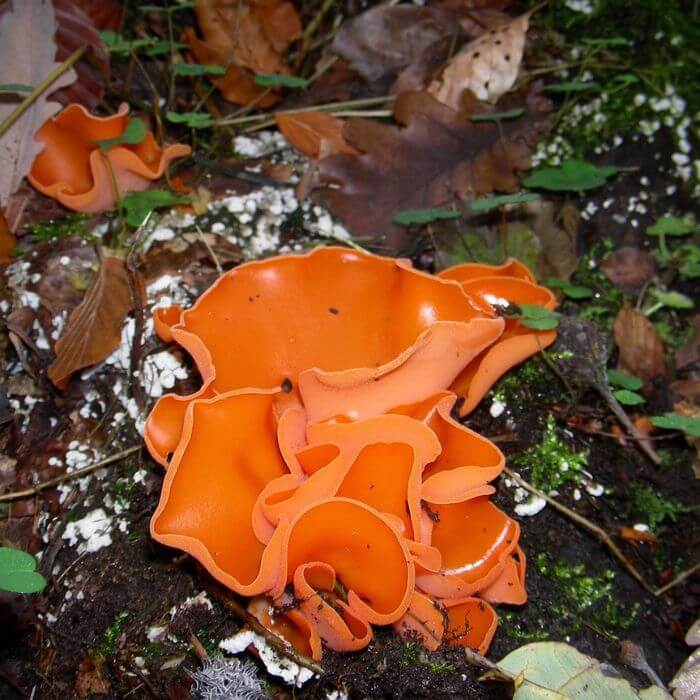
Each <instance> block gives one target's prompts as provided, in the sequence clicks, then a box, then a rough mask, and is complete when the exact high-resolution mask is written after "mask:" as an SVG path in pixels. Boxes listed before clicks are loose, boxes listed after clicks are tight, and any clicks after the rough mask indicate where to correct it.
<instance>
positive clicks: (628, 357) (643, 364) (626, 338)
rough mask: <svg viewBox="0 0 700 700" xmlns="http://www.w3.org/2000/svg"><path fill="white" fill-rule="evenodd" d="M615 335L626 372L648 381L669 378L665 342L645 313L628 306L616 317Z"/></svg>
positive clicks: (621, 361)
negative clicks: (656, 378) (660, 377)
mask: <svg viewBox="0 0 700 700" xmlns="http://www.w3.org/2000/svg"><path fill="white" fill-rule="evenodd" d="M613 332H614V334H615V343H616V344H617V347H618V349H619V351H620V364H621V366H622V368H623V369H625V370H626V371H628V372H629V373H630V374H634V375H635V376H637V377H639V378H640V379H643V380H644V381H645V382H648V381H651V380H652V379H654V378H655V377H659V376H662V377H667V376H668V369H667V367H666V353H665V351H664V344H663V341H662V340H661V338H660V337H659V334H658V333H657V332H656V329H655V328H654V325H653V324H652V322H651V321H650V320H649V319H648V318H647V317H646V316H645V315H644V314H643V313H641V312H639V311H637V310H636V309H633V308H632V307H631V306H630V305H629V304H625V306H624V307H623V308H622V309H620V312H619V313H618V314H617V318H616V319H615V323H614V325H613Z"/></svg>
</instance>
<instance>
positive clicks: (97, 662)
mask: <svg viewBox="0 0 700 700" xmlns="http://www.w3.org/2000/svg"><path fill="white" fill-rule="evenodd" d="M104 665H105V662H104V659H103V658H102V657H100V656H99V655H97V654H89V653H88V652H86V651H84V652H83V653H82V656H81V659H80V662H79V663H78V669H77V673H76V674H75V694H76V695H77V696H78V697H79V698H87V697H89V696H90V695H106V694H107V693H109V690H110V685H109V680H108V678H107V676H106V674H105V668H104Z"/></svg>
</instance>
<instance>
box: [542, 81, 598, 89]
mask: <svg viewBox="0 0 700 700" xmlns="http://www.w3.org/2000/svg"><path fill="white" fill-rule="evenodd" d="M599 88H600V85H598V83H594V82H583V81H581V80H572V81H570V82H565V83H552V84H551V85H545V87H544V91H545V92H586V91H587V90H598V89H599Z"/></svg>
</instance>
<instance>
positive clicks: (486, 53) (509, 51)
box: [428, 12, 532, 110]
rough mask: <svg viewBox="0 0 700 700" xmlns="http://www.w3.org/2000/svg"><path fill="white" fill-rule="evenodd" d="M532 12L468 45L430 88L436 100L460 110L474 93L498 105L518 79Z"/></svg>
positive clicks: (490, 31)
mask: <svg viewBox="0 0 700 700" xmlns="http://www.w3.org/2000/svg"><path fill="white" fill-rule="evenodd" d="M531 14H532V13H531V12H527V13H525V14H524V15H521V16H520V17H516V18H515V19H514V20H512V21H511V22H509V23H508V24H504V25H502V26H501V27H499V28H498V29H490V30H489V31H488V32H486V33H485V34H483V35H482V36H480V37H478V38H476V39H474V41H472V42H470V43H469V44H467V45H466V46H465V47H464V48H463V49H462V50H461V51H460V52H459V53H458V54H457V55H456V56H455V57H454V58H453V59H452V60H451V61H450V63H449V64H448V65H447V67H446V68H445V70H444V71H443V73H442V76H441V77H440V78H439V79H438V80H435V81H433V83H431V85H430V87H429V88H428V92H430V93H431V94H432V95H433V96H434V97H435V98H436V99H437V100H439V101H440V102H442V103H444V104H446V105H448V106H449V107H452V109H456V110H459V109H460V107H461V105H462V94H463V93H464V91H465V90H469V91H471V92H472V93H473V94H474V95H476V97H477V98H478V99H480V100H486V101H488V102H496V100H498V98H499V97H501V96H502V95H503V94H505V93H506V92H508V90H510V89H511V88H512V87H513V85H514V83H515V79H516V78H517V76H518V70H519V68H520V62H521V61H522V58H523V49H524V48H525V35H526V33H527V28H528V25H529V22H530V15H531Z"/></svg>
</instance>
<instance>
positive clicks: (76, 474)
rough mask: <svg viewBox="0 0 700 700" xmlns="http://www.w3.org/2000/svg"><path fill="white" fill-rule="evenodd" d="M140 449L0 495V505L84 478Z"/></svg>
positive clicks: (134, 448)
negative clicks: (21, 489)
mask: <svg viewBox="0 0 700 700" xmlns="http://www.w3.org/2000/svg"><path fill="white" fill-rule="evenodd" d="M140 449H141V445H134V446H133V447H127V448H126V449H125V450H122V451H121V452H117V453H116V454H113V455H110V456H109V457H105V458H104V459H101V460H100V461H99V462H95V463H94V464H89V465H88V466H87V467H81V468H80V469H76V470H75V471H73V472H70V473H66V474H61V475H60V476H54V477H53V478H52V479H47V480H46V481H42V482H40V483H38V484H35V485H34V486H31V487H30V488H28V489H24V490H23V491H12V492H11V493H4V494H1V495H0V503H2V502H3V501H16V500H17V499H18V498H28V497H29V496H35V495H36V494H38V493H40V492H41V491H45V490H46V489H49V488H51V487H52V486H56V485H58V484H62V483H63V482H64V481H72V480H73V479H78V478H80V477H81V476H85V474H90V473H91V472H94V471H96V470H97V469H101V468H102V467H106V466H107V465H108V464H114V462H119V461H120V460H122V459H124V457H128V456H129V455H132V454H134V452H138V451H139V450H140Z"/></svg>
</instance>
